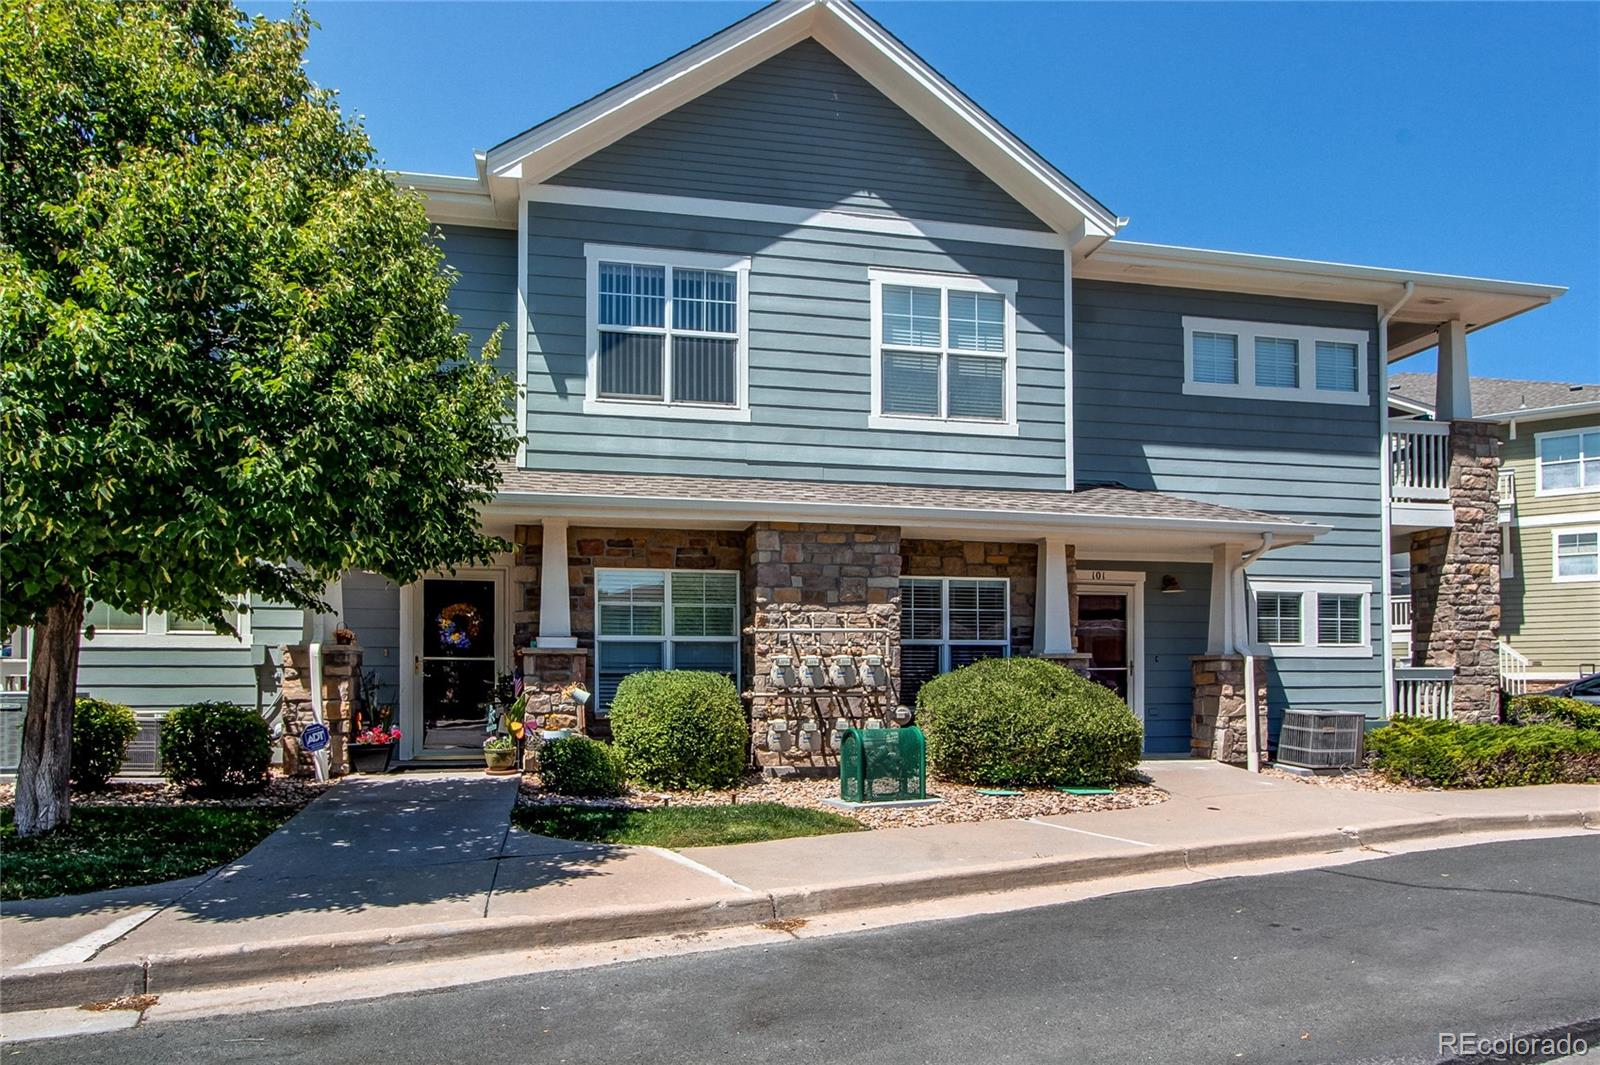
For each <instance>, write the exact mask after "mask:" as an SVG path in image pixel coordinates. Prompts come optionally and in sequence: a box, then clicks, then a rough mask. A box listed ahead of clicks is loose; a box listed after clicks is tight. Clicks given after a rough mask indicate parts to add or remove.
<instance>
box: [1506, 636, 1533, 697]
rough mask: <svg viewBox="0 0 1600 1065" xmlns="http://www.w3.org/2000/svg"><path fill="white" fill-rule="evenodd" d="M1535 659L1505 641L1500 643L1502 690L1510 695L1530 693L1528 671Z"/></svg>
mask: <svg viewBox="0 0 1600 1065" xmlns="http://www.w3.org/2000/svg"><path fill="white" fill-rule="evenodd" d="M1532 665H1533V659H1531V658H1529V657H1528V656H1527V655H1525V654H1523V653H1522V652H1521V651H1518V650H1517V649H1516V648H1515V647H1512V646H1511V645H1510V644H1509V643H1506V642H1505V641H1504V640H1501V641H1500V688H1501V690H1502V691H1505V692H1507V693H1508V694H1510V695H1526V694H1527V693H1528V670H1529V668H1530V667H1532Z"/></svg>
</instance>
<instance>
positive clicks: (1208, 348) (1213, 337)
mask: <svg viewBox="0 0 1600 1065" xmlns="http://www.w3.org/2000/svg"><path fill="white" fill-rule="evenodd" d="M1191 351H1192V352H1193V355H1194V379H1195V380H1196V381H1203V382H1205V383H1207V384H1213V385H1231V384H1237V383H1238V381H1239V338H1238V337H1236V336H1233V335H1232V334H1230V333H1196V334H1194V339H1193V342H1192V344H1191Z"/></svg>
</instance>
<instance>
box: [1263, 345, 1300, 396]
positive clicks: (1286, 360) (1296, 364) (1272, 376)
mask: <svg viewBox="0 0 1600 1065" xmlns="http://www.w3.org/2000/svg"><path fill="white" fill-rule="evenodd" d="M1256 384H1258V385H1260V386H1261V387H1262V388H1299V387H1300V345H1299V344H1297V343H1296V342H1295V341H1293V340H1285V339H1284V338H1283V337H1256Z"/></svg>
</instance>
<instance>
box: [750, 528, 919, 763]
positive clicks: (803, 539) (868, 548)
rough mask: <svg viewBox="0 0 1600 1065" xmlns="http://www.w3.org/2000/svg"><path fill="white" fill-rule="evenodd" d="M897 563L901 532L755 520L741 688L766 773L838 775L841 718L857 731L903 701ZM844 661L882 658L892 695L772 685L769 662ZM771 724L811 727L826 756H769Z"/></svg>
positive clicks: (797, 752) (797, 750)
mask: <svg viewBox="0 0 1600 1065" xmlns="http://www.w3.org/2000/svg"><path fill="white" fill-rule="evenodd" d="M900 566H901V563H900V530H899V529H896V528H894V527H892V526H862V525H800V524H796V523H793V522H758V523H756V524H755V525H753V526H752V527H751V528H750V532H749V538H748V541H747V551H746V564H745V571H744V586H745V595H746V597H747V601H748V610H747V611H746V616H747V617H748V619H749V625H750V630H751V635H750V639H749V641H748V642H747V644H746V647H747V648H748V651H747V654H748V658H747V662H746V665H747V668H746V672H745V677H746V684H745V686H746V689H747V691H748V693H749V696H750V704H751V708H750V728H751V738H752V745H753V747H754V753H755V760H756V764H757V765H759V766H761V767H762V769H763V771H764V772H766V773H767V774H768V775H774V776H783V775H789V774H794V773H798V772H808V773H813V774H821V773H825V772H829V771H836V768H837V766H838V759H837V757H836V756H835V754H834V752H833V750H832V749H831V746H830V744H829V742H828V740H829V732H830V731H831V730H832V728H833V724H834V722H835V721H836V720H837V719H838V718H847V719H849V720H850V721H851V722H852V723H854V724H857V725H859V724H861V723H862V722H863V721H865V720H866V719H867V718H871V717H876V718H880V719H892V717H893V713H894V708H895V706H897V705H898V703H899V699H898V697H897V689H898V687H899V681H900ZM812 627H816V628H830V629H844V630H859V631H841V632H816V631H813V630H812ZM766 629H784V630H788V631H785V632H768V631H763V630H766ZM845 654H847V655H851V656H852V657H854V658H856V659H857V660H858V662H859V660H860V658H861V656H863V655H871V654H883V655H884V656H885V660H884V664H885V666H886V667H887V668H888V670H889V675H890V688H889V690H888V691H887V692H883V693H868V692H865V691H862V690H859V689H857V690H854V691H851V692H841V691H830V690H827V689H816V690H805V689H801V690H796V691H795V692H794V693H792V694H791V693H788V692H778V691H775V690H774V689H773V687H772V683H771V669H772V657H773V656H774V655H789V656H790V658H791V659H792V660H793V662H794V664H795V666H796V668H798V667H799V665H800V663H801V660H802V659H803V658H804V657H805V656H806V655H818V656H820V657H821V658H822V659H823V663H824V665H826V663H827V659H828V658H829V657H830V656H832V655H845ZM777 720H782V721H784V722H787V723H788V725H789V729H790V734H791V735H793V736H795V737H796V738H799V737H800V735H801V734H802V729H801V726H802V725H803V724H804V723H805V722H807V721H811V722H815V723H816V726H817V729H818V731H819V732H820V734H821V741H822V750H821V751H817V752H813V751H809V750H806V749H804V747H803V745H802V744H800V743H792V744H791V745H790V746H789V748H788V750H786V751H784V750H778V749H775V748H774V747H773V746H772V745H771V743H770V742H769V738H768V737H769V732H770V723H771V722H773V721H777Z"/></svg>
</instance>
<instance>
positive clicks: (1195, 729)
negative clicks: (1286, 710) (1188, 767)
mask: <svg viewBox="0 0 1600 1065" xmlns="http://www.w3.org/2000/svg"><path fill="white" fill-rule="evenodd" d="M1189 670H1190V674H1191V676H1192V677H1193V680H1194V716H1193V717H1192V718H1190V730H1191V732H1190V740H1189V753H1190V754H1191V755H1192V756H1193V757H1195V758H1212V759H1215V760H1216V761H1219V762H1227V763H1228V764H1229V765H1244V764H1245V763H1246V762H1248V761H1249V758H1250V739H1249V732H1248V730H1247V721H1246V718H1247V716H1248V715H1247V711H1246V703H1245V683H1244V657H1243V656H1242V655H1195V656H1193V657H1192V658H1190V659H1189ZM1256 729H1257V731H1256V735H1257V736H1258V737H1260V742H1261V750H1262V752H1263V753H1265V752H1266V749H1267V682H1266V671H1265V670H1263V669H1261V668H1260V663H1257V669H1256Z"/></svg>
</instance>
